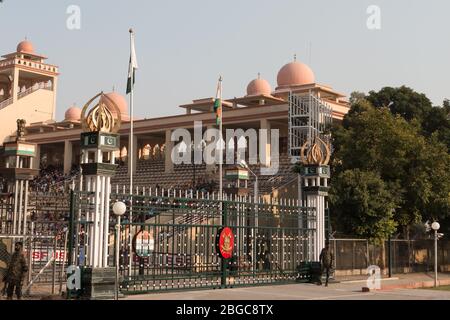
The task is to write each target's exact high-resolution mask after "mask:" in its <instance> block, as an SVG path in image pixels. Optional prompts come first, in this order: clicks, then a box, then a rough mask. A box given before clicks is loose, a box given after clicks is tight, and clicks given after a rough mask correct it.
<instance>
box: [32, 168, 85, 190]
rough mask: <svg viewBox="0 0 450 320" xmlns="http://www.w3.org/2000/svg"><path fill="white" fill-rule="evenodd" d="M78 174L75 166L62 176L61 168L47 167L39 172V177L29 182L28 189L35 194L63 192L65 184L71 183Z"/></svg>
mask: <svg viewBox="0 0 450 320" xmlns="http://www.w3.org/2000/svg"><path fill="white" fill-rule="evenodd" d="M79 172H80V171H79V169H78V167H76V166H73V167H72V170H71V171H70V173H69V174H64V170H63V168H62V167H57V166H48V167H46V168H45V169H41V170H40V172H39V176H38V177H37V178H36V179H34V180H33V181H32V182H31V184H30V188H31V190H33V191H37V192H50V191H63V190H64V188H65V187H66V184H67V183H69V182H71V181H73V179H74V178H75V177H76V176H78V174H79Z"/></svg>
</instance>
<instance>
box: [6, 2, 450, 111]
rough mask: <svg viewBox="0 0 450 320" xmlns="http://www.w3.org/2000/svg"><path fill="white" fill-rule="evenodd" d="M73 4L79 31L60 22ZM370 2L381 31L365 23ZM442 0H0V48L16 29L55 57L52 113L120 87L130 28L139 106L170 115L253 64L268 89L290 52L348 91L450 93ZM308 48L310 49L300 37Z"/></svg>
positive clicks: (449, 27) (240, 84)
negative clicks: (391, 89)
mask: <svg viewBox="0 0 450 320" xmlns="http://www.w3.org/2000/svg"><path fill="white" fill-rule="evenodd" d="M72 4H75V5H79V6H80V7H81V13H82V17H81V19H82V25H81V30H78V31H70V30H68V29H67V28H66V20H67V18H68V15H67V14H66V9H67V7H68V6H69V5H72ZM372 4H373V5H378V6H380V8H381V14H382V16H381V17H382V21H381V23H382V25H381V27H382V29H381V30H379V31H371V30H368V29H367V27H366V21H367V18H368V14H367V13H366V10H367V7H368V6H369V5H372ZM449 18H450V2H449V1H442V0H429V1H423V0H395V1H392V0H342V1H336V0H322V1H302V0H277V1H275V0H272V1H268V0H227V1H223V0H222V1H218V0H189V1H186V0H183V1H182V0H178V1H174V0H172V1H170V0H164V1H163V0H160V1H153V0H149V1H142V0H141V1H138V0H127V1H116V0H70V1H66V0H40V1H30V0H4V3H3V4H0V30H2V37H1V41H0V53H2V54H3V53H9V52H12V51H14V49H15V47H16V45H17V43H18V42H19V41H21V40H22V39H23V38H24V37H25V36H27V37H28V39H29V40H31V41H32V42H33V43H34V45H35V48H36V51H37V52H38V53H42V54H45V55H47V56H48V57H49V58H50V59H49V63H53V64H57V65H59V66H60V72H61V77H60V83H59V84H60V86H59V94H58V113H57V116H58V119H61V118H62V117H63V114H64V111H65V109H66V108H67V107H69V106H70V105H71V104H72V103H73V102H76V103H77V105H78V106H81V105H82V104H83V103H84V102H85V101H87V100H88V99H89V98H90V97H91V96H93V95H94V94H96V93H98V92H99V91H100V90H104V91H110V90H111V89H112V87H113V86H114V85H115V87H116V91H118V92H120V93H123V94H124V91H125V85H126V78H127V69H128V59H129V34H128V28H129V27H130V26H132V27H133V28H134V29H135V31H136V50H137V55H138V61H139V67H140V69H139V71H138V74H137V83H136V94H135V95H136V112H135V114H136V116H138V117H147V118H149V117H156V116H164V115H172V114H178V113H180V112H181V110H179V108H178V105H180V104H184V103H188V102H190V101H191V100H192V99H197V98H205V97H211V96H213V95H214V94H215V87H216V81H217V78H218V75H219V74H222V75H223V77H224V98H232V97H235V96H242V95H244V94H245V89H246V86H247V84H248V82H249V81H250V80H252V79H253V78H255V77H256V75H257V73H258V72H261V74H262V77H264V78H266V79H267V80H268V81H269V82H270V83H271V85H272V87H273V88H274V87H275V86H276V76H277V72H278V70H279V69H280V68H281V67H282V66H283V65H284V64H285V63H287V62H290V61H291V60H292V57H293V54H294V53H296V54H297V55H298V59H299V60H301V61H303V62H305V63H308V64H310V66H311V68H312V69H313V70H314V72H315V74H316V80H317V82H319V83H324V84H329V85H331V86H333V87H334V88H335V89H336V90H338V91H341V92H343V93H345V94H350V93H351V92H352V91H355V90H358V91H365V92H367V91H369V90H372V89H375V90H378V89H380V88H381V87H383V86H400V85H403V84H405V85H407V86H411V87H413V88H414V89H416V90H418V91H420V92H423V93H426V94H427V96H428V97H430V98H431V99H432V101H433V102H434V103H435V104H439V105H440V104H441V103H442V100H443V99H444V98H450V81H449V75H450V61H449V60H450V37H449V34H450V23H448V21H449V20H450V19H449ZM310 42H311V43H312V55H311V59H310V55H309V49H308V47H309V43H310Z"/></svg>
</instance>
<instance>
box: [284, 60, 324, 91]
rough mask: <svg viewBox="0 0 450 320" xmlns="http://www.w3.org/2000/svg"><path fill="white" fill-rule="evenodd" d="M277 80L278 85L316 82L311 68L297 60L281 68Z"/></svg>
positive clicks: (286, 85) (285, 85)
mask: <svg viewBox="0 0 450 320" xmlns="http://www.w3.org/2000/svg"><path fill="white" fill-rule="evenodd" d="M277 80H278V81H277V82H278V86H279V87H288V86H299V85H305V84H311V83H315V82H316V80H315V77H314V73H313V71H312V70H311V68H310V67H308V66H307V65H306V64H303V63H301V62H297V61H294V62H291V63H288V64H287V65H285V66H284V67H283V68H281V70H280V72H278V79H277Z"/></svg>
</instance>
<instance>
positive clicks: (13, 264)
mask: <svg viewBox="0 0 450 320" xmlns="http://www.w3.org/2000/svg"><path fill="white" fill-rule="evenodd" d="M22 250H23V244H22V243H21V242H17V243H16V246H15V248H14V253H13V255H12V256H11V260H10V262H9V265H8V270H7V271H6V277H5V278H6V279H5V280H6V283H7V284H8V287H7V290H6V291H7V296H8V300H12V298H13V295H14V289H15V291H16V295H17V299H19V300H20V299H22V283H23V279H24V277H25V274H26V272H27V271H28V267H27V262H26V260H25V256H24V255H23V251H22Z"/></svg>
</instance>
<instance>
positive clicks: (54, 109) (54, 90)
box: [51, 77, 58, 120]
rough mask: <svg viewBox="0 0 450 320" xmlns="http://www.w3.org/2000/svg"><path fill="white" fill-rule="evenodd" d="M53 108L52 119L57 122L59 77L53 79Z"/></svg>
mask: <svg viewBox="0 0 450 320" xmlns="http://www.w3.org/2000/svg"><path fill="white" fill-rule="evenodd" d="M52 82H53V108H52V119H51V120H56V94H57V92H58V77H53V79H52Z"/></svg>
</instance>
